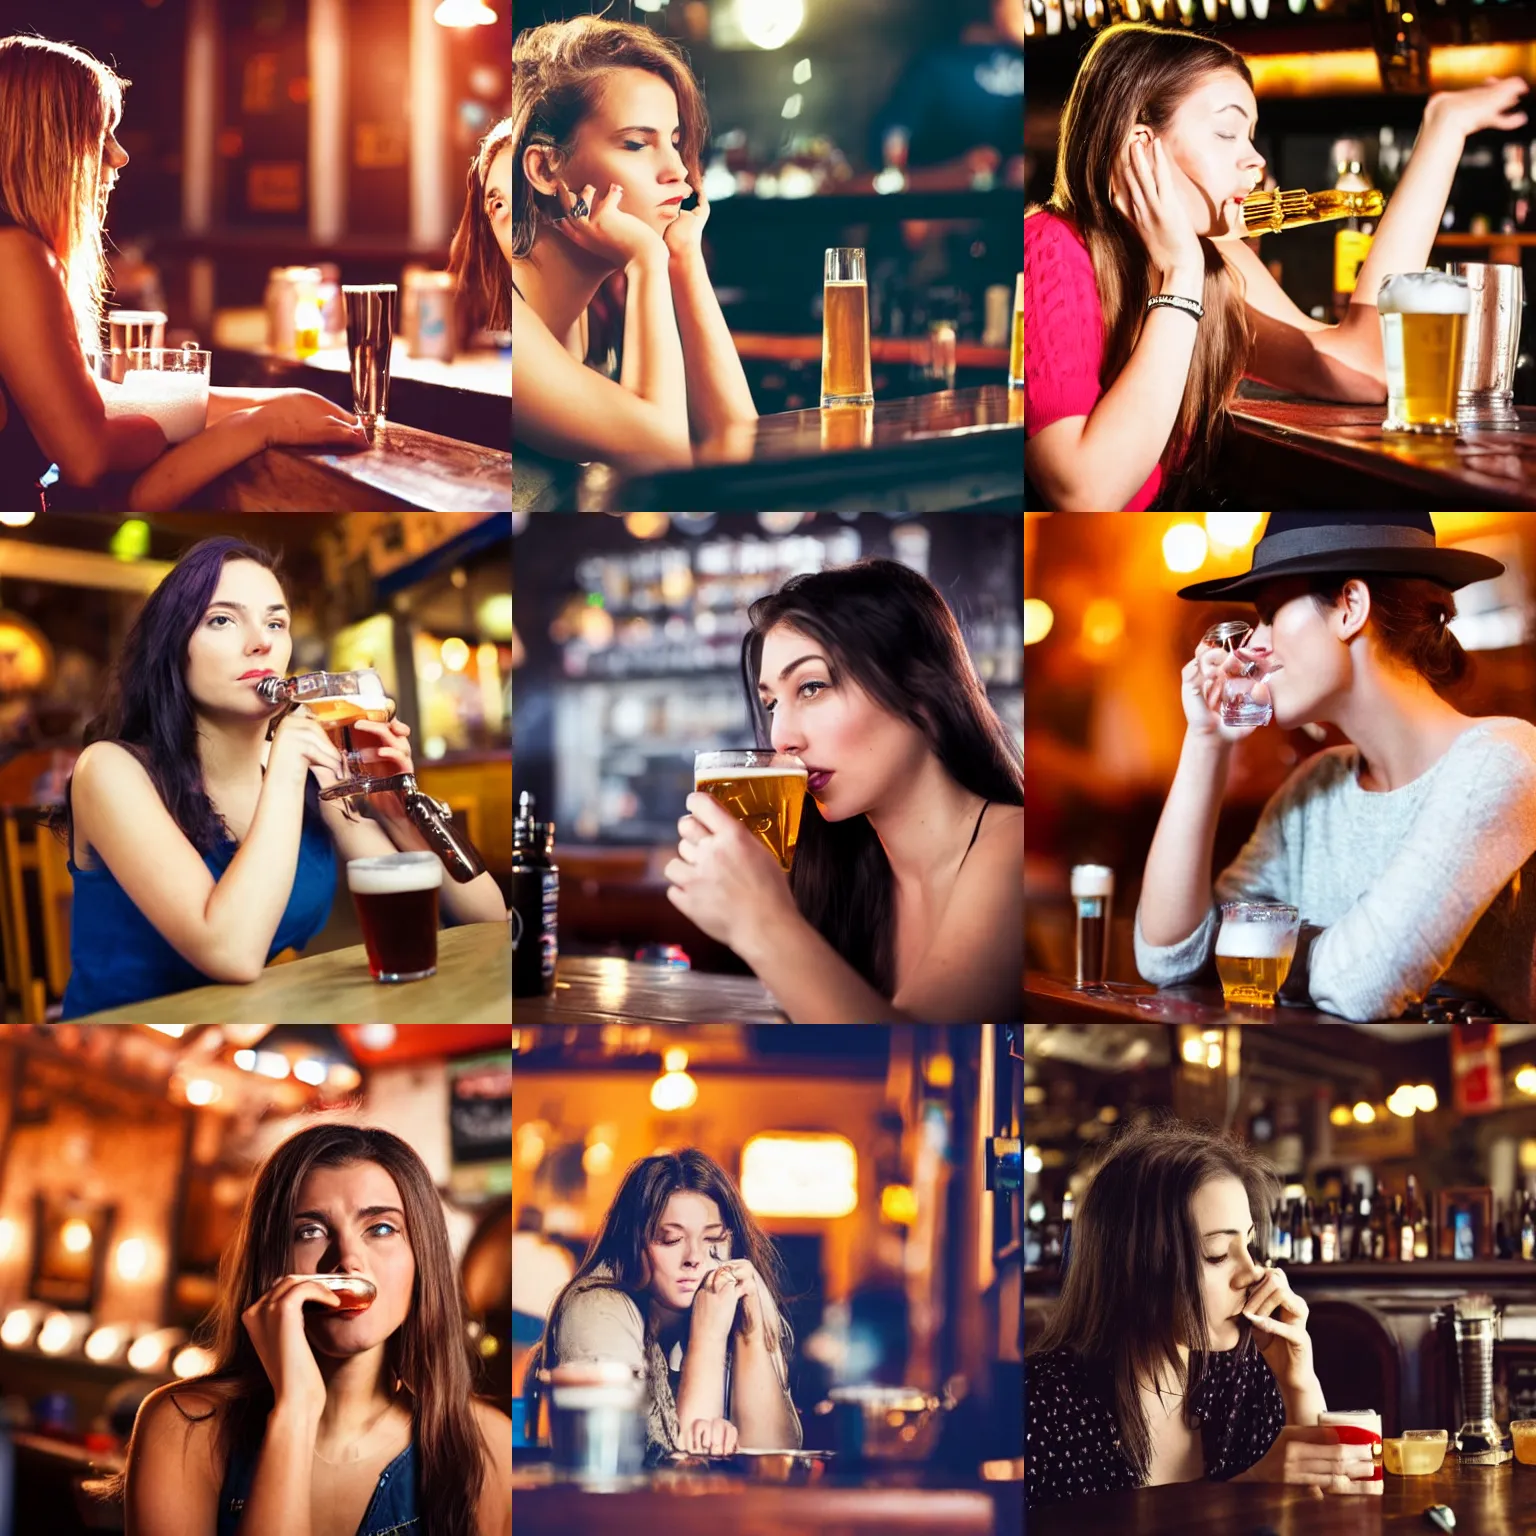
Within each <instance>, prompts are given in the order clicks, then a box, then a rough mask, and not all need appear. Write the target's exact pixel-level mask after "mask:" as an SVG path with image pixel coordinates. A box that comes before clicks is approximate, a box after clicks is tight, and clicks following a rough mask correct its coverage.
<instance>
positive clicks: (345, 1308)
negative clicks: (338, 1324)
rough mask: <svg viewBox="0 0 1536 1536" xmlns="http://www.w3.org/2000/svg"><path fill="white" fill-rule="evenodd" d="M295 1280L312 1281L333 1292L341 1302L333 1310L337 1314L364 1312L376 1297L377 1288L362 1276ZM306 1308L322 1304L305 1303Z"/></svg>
mask: <svg viewBox="0 0 1536 1536" xmlns="http://www.w3.org/2000/svg"><path fill="white" fill-rule="evenodd" d="M293 1278H294V1279H295V1280H313V1281H315V1282H316V1283H317V1284H320V1285H323V1286H324V1287H325V1288H326V1290H328V1291H334V1292H335V1293H336V1295H337V1296H338V1297H339V1298H340V1300H341V1305H340V1306H339V1307H336V1308H334V1309H331V1310H334V1311H335V1312H336V1313H338V1314H345V1313H348V1312H366V1311H367V1310H368V1308H369V1307H371V1306H372V1305H373V1303H374V1299H375V1298H376V1297H377V1296H378V1294H379V1291H378V1287H377V1286H376V1285H374V1283H373V1281H372V1280H366V1279H364V1278H363V1276H362V1275H295V1276H294V1277H293ZM304 1305H305V1306H306V1307H318V1306H321V1305H322V1303H321V1302H318V1301H306V1302H305V1303H304Z"/></svg>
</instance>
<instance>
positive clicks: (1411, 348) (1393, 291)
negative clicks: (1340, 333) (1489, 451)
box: [1376, 271, 1472, 435]
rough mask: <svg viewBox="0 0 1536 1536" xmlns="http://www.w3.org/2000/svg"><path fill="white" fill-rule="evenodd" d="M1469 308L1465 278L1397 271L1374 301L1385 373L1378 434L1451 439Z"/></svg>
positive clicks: (1469, 301) (1438, 273)
mask: <svg viewBox="0 0 1536 1536" xmlns="http://www.w3.org/2000/svg"><path fill="white" fill-rule="evenodd" d="M1471 307H1472V300H1471V295H1470V293H1469V292H1468V290H1467V280H1466V279H1465V278H1464V277H1456V276H1453V275H1452V274H1451V273H1449V272H1435V271H1428V272H1402V273H1398V274H1397V275H1396V276H1393V277H1389V278H1387V279H1386V281H1385V282H1383V283H1382V285H1381V289H1380V292H1379V293H1378V295H1377V299H1376V309H1377V312H1378V313H1379V314H1380V316H1381V346H1382V351H1383V353H1384V354H1385V360H1386V370H1387V416H1386V420H1385V421H1383V422H1382V424H1381V429H1382V431H1383V432H1424V433H1444V434H1447V435H1450V434H1454V433H1455V432H1456V431H1457V430H1458V423H1457V420H1456V400H1457V395H1458V393H1459V391H1460V387H1461V352H1462V347H1463V345H1464V339H1465V333H1466V328H1467V315H1468V313H1469V312H1470V310H1471Z"/></svg>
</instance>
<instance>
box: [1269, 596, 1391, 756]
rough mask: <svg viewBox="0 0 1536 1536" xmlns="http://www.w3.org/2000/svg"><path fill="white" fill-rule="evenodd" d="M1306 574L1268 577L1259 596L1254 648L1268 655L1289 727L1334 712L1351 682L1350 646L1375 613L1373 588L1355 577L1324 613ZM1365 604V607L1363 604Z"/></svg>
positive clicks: (1280, 712) (1276, 697) (1278, 708)
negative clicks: (1334, 703) (1372, 611)
mask: <svg viewBox="0 0 1536 1536" xmlns="http://www.w3.org/2000/svg"><path fill="white" fill-rule="evenodd" d="M1308 586H1309V584H1308V582H1307V581H1306V580H1305V579H1304V578H1302V577H1290V578H1286V579H1282V580H1278V581H1274V582H1266V583H1265V584H1264V585H1263V586H1262V587H1260V588H1259V589H1258V590H1257V591H1256V592H1255V593H1254V595H1253V603H1254V606H1255V607H1256V608H1257V609H1258V612H1259V624H1258V627H1257V628H1256V629H1255V630H1254V632H1253V635H1252V638H1251V639H1250V640H1249V642H1248V647H1249V648H1250V649H1252V650H1254V651H1256V652H1258V653H1259V654H1260V655H1261V656H1264V657H1265V659H1266V673H1265V681H1266V682H1267V683H1268V684H1269V695H1270V698H1271V699H1272V700H1273V702H1274V706H1275V723H1276V724H1277V725H1280V726H1283V727H1288V726H1296V725H1301V724H1302V723H1303V722H1305V721H1308V720H1322V719H1327V718H1329V716H1330V710H1331V701H1332V700H1333V699H1334V697H1335V696H1336V695H1337V694H1338V693H1340V692H1341V691H1343V690H1344V689H1347V688H1348V687H1349V683H1350V676H1351V661H1350V650H1349V647H1348V646H1347V645H1346V644H1344V642H1345V641H1346V640H1348V639H1350V638H1351V637H1353V636H1354V635H1356V634H1358V633H1359V632H1360V630H1361V629H1362V628H1363V627H1364V624H1365V619H1366V616H1367V615H1368V614H1369V612H1370V594H1369V589H1368V588H1367V587H1366V585H1365V583H1364V582H1359V581H1357V582H1354V583H1352V584H1351V585H1350V587H1348V588H1347V589H1346V591H1345V598H1346V602H1344V603H1342V604H1339V605H1336V606H1335V607H1334V609H1333V610H1332V611H1331V612H1330V613H1319V612H1318V609H1317V605H1316V604H1315V603H1314V602H1313V601H1312V598H1311V595H1310V592H1309V590H1308ZM1362 605H1363V606H1362Z"/></svg>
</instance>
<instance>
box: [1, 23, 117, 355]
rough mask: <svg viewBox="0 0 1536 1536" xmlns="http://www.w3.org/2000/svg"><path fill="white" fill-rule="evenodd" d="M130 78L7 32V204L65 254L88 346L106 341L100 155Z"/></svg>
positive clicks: (84, 56)
mask: <svg viewBox="0 0 1536 1536" xmlns="http://www.w3.org/2000/svg"><path fill="white" fill-rule="evenodd" d="M130 83H131V82H130V81H128V80H125V79H123V78H122V77H121V76H120V75H118V74H117V73H116V71H115V70H113V69H111V68H109V67H108V66H107V65H105V64H103V63H102V62H101V61H100V60H99V59H94V58H92V57H91V55H90V54H88V53H86V52H85V50H84V49H81V48H75V47H72V46H71V45H70V44H68V43H55V42H51V41H50V40H49V39H47V38H44V37H27V36H21V35H16V36H12V37H0V205H3V206H4V210H5V211H6V212H7V213H8V214H9V215H10V217H11V218H12V219H14V220H15V222H16V223H17V224H18V225H20V227H21V228H23V229H26V230H30V231H31V232H32V233H33V234H34V235H36V236H37V237H38V238H39V239H40V240H41V241H42V242H43V243H44V244H45V245H46V246H47V247H48V249H49V250H51V251H52V252H53V254H54V255H55V256H56V257H57V258H58V260H59V264H60V266H61V267H62V268H63V270H64V282H65V287H66V289H67V290H68V293H69V305H70V308H71V309H72V310H73V311H74V315H75V327H76V330H77V332H78V334H79V337H80V345H81V347H82V348H84V349H85V350H86V351H88V352H91V351H95V350H96V349H97V348H98V347H99V346H100V344H101V311H102V301H103V299H104V297H105V295H106V291H107V286H108V283H107V261H106V253H105V250H104V248H103V244H102V218H103V214H104V208H103V205H102V201H101V190H100V188H101V161H102V153H103V150H104V149H105V146H106V136H107V133H108V132H109V131H110V130H115V129H116V127H117V125H118V122H119V121H120V120H121V118H122V115H123V88H124V87H125V86H127V85H129V84H130Z"/></svg>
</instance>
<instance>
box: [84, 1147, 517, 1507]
mask: <svg viewBox="0 0 1536 1536" xmlns="http://www.w3.org/2000/svg"><path fill="white" fill-rule="evenodd" d="M355 1163H377V1164H378V1165H379V1167H381V1168H382V1169H383V1170H384V1171H385V1172H386V1173H387V1174H389V1176H390V1177H391V1178H392V1179H393V1180H394V1181H395V1185H396V1187H397V1188H398V1189H399V1191H400V1201H401V1204H402V1206H403V1208H404V1210H405V1227H406V1234H407V1236H408V1237H409V1239H410V1243H411V1250H412V1253H413V1254H414V1256H415V1260H416V1279H415V1283H414V1284H413V1286H412V1288H411V1307H410V1311H409V1312H408V1313H407V1314H406V1318H405V1321H404V1322H403V1323H402V1324H401V1325H400V1326H399V1328H397V1329H396V1330H395V1331H394V1333H392V1334H391V1335H390V1336H389V1339H388V1340H387V1341H386V1343H385V1346H384V1351H385V1354H384V1371H385V1379H386V1381H387V1382H389V1383H390V1384H392V1385H393V1384H398V1386H399V1387H401V1388H403V1389H404V1391H406V1392H407V1393H409V1394H410V1397H411V1400H412V1401H411V1413H412V1419H413V1421H414V1428H413V1439H414V1442H415V1446H416V1460H417V1498H418V1502H419V1505H420V1508H421V1512H422V1529H423V1530H424V1531H429V1532H431V1536H475V1533H476V1525H475V1504H476V1500H477V1499H478V1498H479V1495H480V1491H481V1488H482V1485H483V1483H484V1479H485V1475H486V1470H487V1469H486V1459H485V1449H484V1442H483V1440H482V1438H481V1435H480V1430H479V1426H478V1425H477V1424H476V1423H475V1419H474V1413H473V1411H472V1408H471V1399H472V1396H473V1393H474V1389H475V1386H476V1384H477V1371H478V1357H477V1356H476V1354H475V1352H474V1348H473V1346H472V1344H471V1342H470V1338H469V1332H468V1327H467V1322H466V1317H465V1308H464V1299H463V1292H462V1289H461V1286H460V1281H459V1273H458V1266H457V1264H456V1263H455V1262H454V1257H453V1250H452V1248H451V1246H450V1245H449V1242H448V1228H447V1224H446V1223H445V1222H444V1220H443V1207H442V1202H441V1200H440V1199H439V1198H438V1194H437V1190H436V1188H435V1186H434V1185H433V1183H432V1175H431V1174H430V1173H429V1172H428V1171H427V1166H426V1164H425V1163H423V1162H422V1160H421V1158H420V1157H419V1156H418V1155H417V1154H416V1152H415V1150H414V1149H413V1148H412V1147H410V1146H409V1145H408V1144H407V1143H406V1142H404V1141H402V1140H401V1139H400V1138H399V1137H398V1136H395V1135H392V1134H391V1133H390V1132H388V1131H381V1130H376V1129H373V1128H372V1127H368V1126H357V1125H334V1124H328V1125H313V1126H309V1127H308V1128H307V1129H305V1130H302V1131H299V1132H297V1133H296V1134H295V1135H293V1136H290V1137H289V1138H288V1140H287V1141H285V1142H283V1144H282V1145H281V1146H279V1147H278V1148H277V1150H276V1151H274V1152H273V1153H272V1154H271V1156H270V1157H268V1158H267V1160H266V1162H264V1163H263V1164H262V1165H261V1167H260V1169H258V1170H257V1173H256V1178H255V1180H254V1181H253V1183H252V1185H251V1190H250V1194H249V1195H248V1197H247V1199H246V1205H245V1211H244V1214H243V1215H242V1217H241V1220H240V1228H239V1231H238V1232H237V1234H236V1236H235V1239H234V1241H233V1242H231V1243H230V1245H229V1246H228V1247H227V1248H226V1249H225V1250H224V1256H223V1258H222V1260H221V1261H220V1265H219V1300H218V1304H217V1306H216V1307H215V1308H214V1311H213V1313H212V1314H211V1316H210V1319H209V1322H208V1324H207V1325H205V1327H204V1328H203V1329H201V1330H199V1338H200V1339H201V1340H203V1341H204V1342H206V1343H207V1345H208V1347H209V1348H211V1349H212V1351H213V1355H214V1364H213V1367H212V1369H210V1370H209V1371H208V1372H207V1373H206V1374H205V1375H202V1376H194V1377H192V1378H190V1379H189V1380H188V1381H186V1382H185V1383H184V1385H185V1386H186V1387H187V1388H188V1389H189V1390H198V1391H203V1392H208V1393H210V1394H212V1395H214V1396H216V1397H218V1398H219V1399H221V1400H222V1402H223V1404H224V1410H223V1412H221V1413H219V1415H218V1419H217V1423H216V1427H215V1436H216V1440H215V1446H216V1456H217V1457H218V1458H219V1459H220V1460H223V1459H225V1458H227V1457H228V1455H229V1454H230V1452H231V1450H232V1449H233V1448H234V1447H235V1446H237V1445H239V1446H243V1447H245V1448H247V1449H251V1450H254V1448H255V1447H256V1446H258V1445H259V1444H260V1442H261V1439H262V1436H263V1434H264V1432H265V1429H266V1421H267V1416H268V1415H269V1414H270V1413H271V1411H272V1408H273V1404H274V1399H273V1394H272V1383H271V1382H270V1380H269V1379H268V1377H267V1373H266V1369H265V1367H263V1365H262V1363H261V1357H260V1356H259V1355H258V1354H257V1353H256V1346H255V1345H254V1344H253V1343H252V1342H251V1336H250V1334H249V1333H247V1332H246V1329H245V1325H244V1323H243V1322H242V1321H241V1315H242V1314H243V1313H244V1312H245V1311H246V1310H247V1308H249V1307H250V1306H252V1305H253V1304H254V1303H255V1302H256V1301H257V1300H258V1299H259V1298H260V1297H261V1296H263V1295H264V1294H265V1293H266V1292H267V1291H268V1290H270V1289H271V1288H272V1286H274V1285H275V1284H276V1283H277V1282H278V1281H279V1280H280V1279H281V1278H282V1277H283V1276H284V1275H285V1274H287V1273H288V1272H289V1268H290V1265H291V1263H292V1259H291V1256H290V1254H291V1244H292V1234H293V1214H294V1211H295V1209H296V1207H297V1204H298V1195H299V1189H300V1187H301V1186H302V1185H303V1183H304V1179H305V1176H306V1175H307V1174H308V1173H309V1171H310V1169H312V1168H345V1167H349V1166H351V1165H352V1164H355ZM176 1406H177V1408H178V1410H180V1412H181V1413H182V1416H183V1417H184V1418H187V1419H188V1420H189V1422H190V1421H191V1420H192V1418H193V1416H192V1415H190V1414H188V1413H187V1411H186V1410H185V1409H183V1408H181V1405H180V1404H179V1403H178V1404H176ZM188 1433H190V1430H189V1431H188ZM132 1457H133V1451H132V1446H131V1445H130V1447H129V1453H128V1461H129V1462H130V1463H131V1461H132ZM125 1487H126V1467H125V1470H124V1472H122V1473H119V1474H117V1475H116V1476H114V1477H112V1478H110V1479H107V1480H105V1481H104V1482H102V1483H100V1484H97V1485H95V1486H94V1487H93V1488H92V1489H91V1491H92V1492H93V1493H95V1494H97V1495H98V1496H101V1497H107V1498H114V1497H117V1498H120V1497H121V1496H122V1493H123V1490H124V1488H125Z"/></svg>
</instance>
